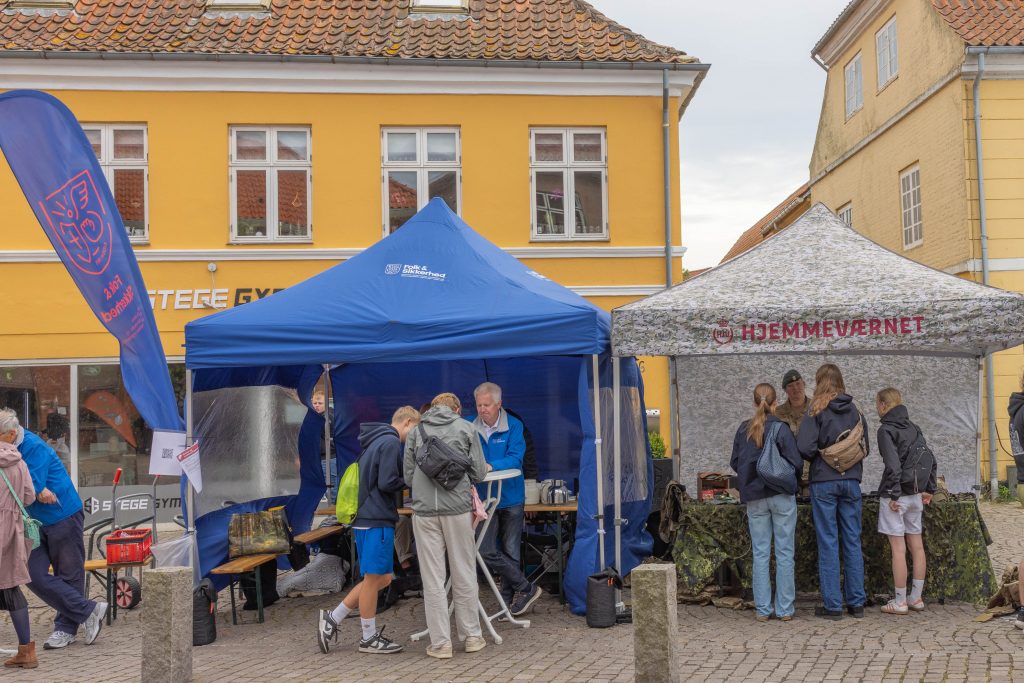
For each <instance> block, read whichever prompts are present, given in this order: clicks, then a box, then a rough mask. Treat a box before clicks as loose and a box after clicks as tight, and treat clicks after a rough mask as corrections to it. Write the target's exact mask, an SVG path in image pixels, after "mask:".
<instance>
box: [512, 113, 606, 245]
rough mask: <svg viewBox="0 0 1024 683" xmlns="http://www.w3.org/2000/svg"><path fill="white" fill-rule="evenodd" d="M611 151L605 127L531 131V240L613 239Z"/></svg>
mask: <svg viewBox="0 0 1024 683" xmlns="http://www.w3.org/2000/svg"><path fill="white" fill-rule="evenodd" d="M607 148H608V146H607V138H606V135H605V130H604V129H603V128H531V129H530V213H531V216H532V219H531V224H532V228H531V239H533V240H607V239H608V149H607Z"/></svg>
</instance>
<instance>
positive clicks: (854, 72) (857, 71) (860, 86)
mask: <svg viewBox="0 0 1024 683" xmlns="http://www.w3.org/2000/svg"><path fill="white" fill-rule="evenodd" d="M843 84H844V86H845V87H844V90H845V92H846V118H847V119H849V118H850V117H852V116H853V115H854V114H856V113H857V112H859V111H860V110H861V109H863V108H864V69H863V67H862V60H861V53H860V52H858V53H857V54H855V55H854V56H853V59H851V60H850V61H849V62H848V63H847V64H846V66H845V67H844V68H843Z"/></svg>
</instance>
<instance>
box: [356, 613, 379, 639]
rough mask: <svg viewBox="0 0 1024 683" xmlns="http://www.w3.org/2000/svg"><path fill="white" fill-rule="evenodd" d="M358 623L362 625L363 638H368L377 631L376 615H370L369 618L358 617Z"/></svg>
mask: <svg viewBox="0 0 1024 683" xmlns="http://www.w3.org/2000/svg"><path fill="white" fill-rule="evenodd" d="M359 623H360V624H361V625H362V627H363V640H369V639H370V638H372V637H373V634H375V633H376V632H377V617H370V618H369V619H363V618H362V617H360V618H359Z"/></svg>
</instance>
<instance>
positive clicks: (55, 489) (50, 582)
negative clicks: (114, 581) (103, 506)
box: [0, 409, 107, 650]
mask: <svg viewBox="0 0 1024 683" xmlns="http://www.w3.org/2000/svg"><path fill="white" fill-rule="evenodd" d="M0 441H6V442H7V443H10V444H14V446H15V447H17V449H18V451H20V452H21V457H22V459H23V460H24V461H25V466H26V467H28V472H29V475H30V476H31V477H32V486H33V487H35V490H36V502H34V503H32V504H31V505H29V506H28V509H27V512H28V514H30V515H31V516H32V517H34V518H35V519H37V520H39V523H40V524H41V525H42V526H41V528H40V530H39V547H38V548H36V549H35V550H33V551H32V554H31V555H29V558H28V573H29V577H30V578H31V579H32V582H31V583H29V584H28V588H29V590H30V591H32V592H33V593H35V594H36V596H37V597H38V598H39V599H41V600H42V601H43V602H45V603H46V604H47V605H49V606H50V607H52V608H53V609H55V610H57V616H56V618H54V620H53V633H52V634H51V635H50V637H49V638H48V639H47V640H46V643H44V644H43V647H44V648H45V649H47V650H59V649H61V648H64V647H67V646H68V645H70V644H71V643H73V642H75V637H76V634H77V633H78V627H79V626H80V625H84V626H85V644H86V645H92V643H93V641H95V640H96V636H98V635H99V633H100V629H101V628H102V627H103V616H104V615H105V614H106V612H107V603H105V602H93V601H92V600H89V599H87V598H86V595H85V543H84V541H83V538H82V525H83V523H84V521H85V513H84V512H83V511H82V501H81V499H80V498H79V497H78V491H76V490H75V485H74V484H73V483H72V482H71V477H69V476H68V471H67V470H66V469H64V465H63V464H62V463H61V461H60V458H58V457H57V454H56V453H55V452H54V450H53V449H52V448H50V447H49V446H47V445H46V442H45V441H43V440H42V439H40V438H39V437H38V436H36V435H35V434H33V433H32V432H27V431H25V429H24V428H22V426H21V425H20V424H19V423H18V415H17V413H15V412H14V411H13V410H8V409H2V410H0ZM50 567H53V574H51V573H50Z"/></svg>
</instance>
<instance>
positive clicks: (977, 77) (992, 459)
mask: <svg viewBox="0 0 1024 683" xmlns="http://www.w3.org/2000/svg"><path fill="white" fill-rule="evenodd" d="M967 53H968V54H975V55H977V57H978V70H977V72H976V73H975V74H974V85H973V95H974V158H975V165H976V169H977V175H978V179H977V183H978V218H979V224H980V226H981V282H982V284H985V285H988V283H989V268H988V266H989V263H988V215H987V212H986V210H985V162H984V155H983V153H982V141H981V79H982V77H983V76H984V74H985V55H986V54H988V49H982V50H977V51H973V52H972V49H971V48H968V50H967ZM994 380H995V372H994V370H993V368H992V354H991V353H987V354H985V401H986V403H987V404H988V411H987V412H988V478H989V489H990V490H989V495H990V496H991V497H992V500H996V499H998V497H999V466H998V460H997V459H998V457H999V451H998V449H997V448H996V443H997V442H996V411H995V406H996V390H995V381H994Z"/></svg>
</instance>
